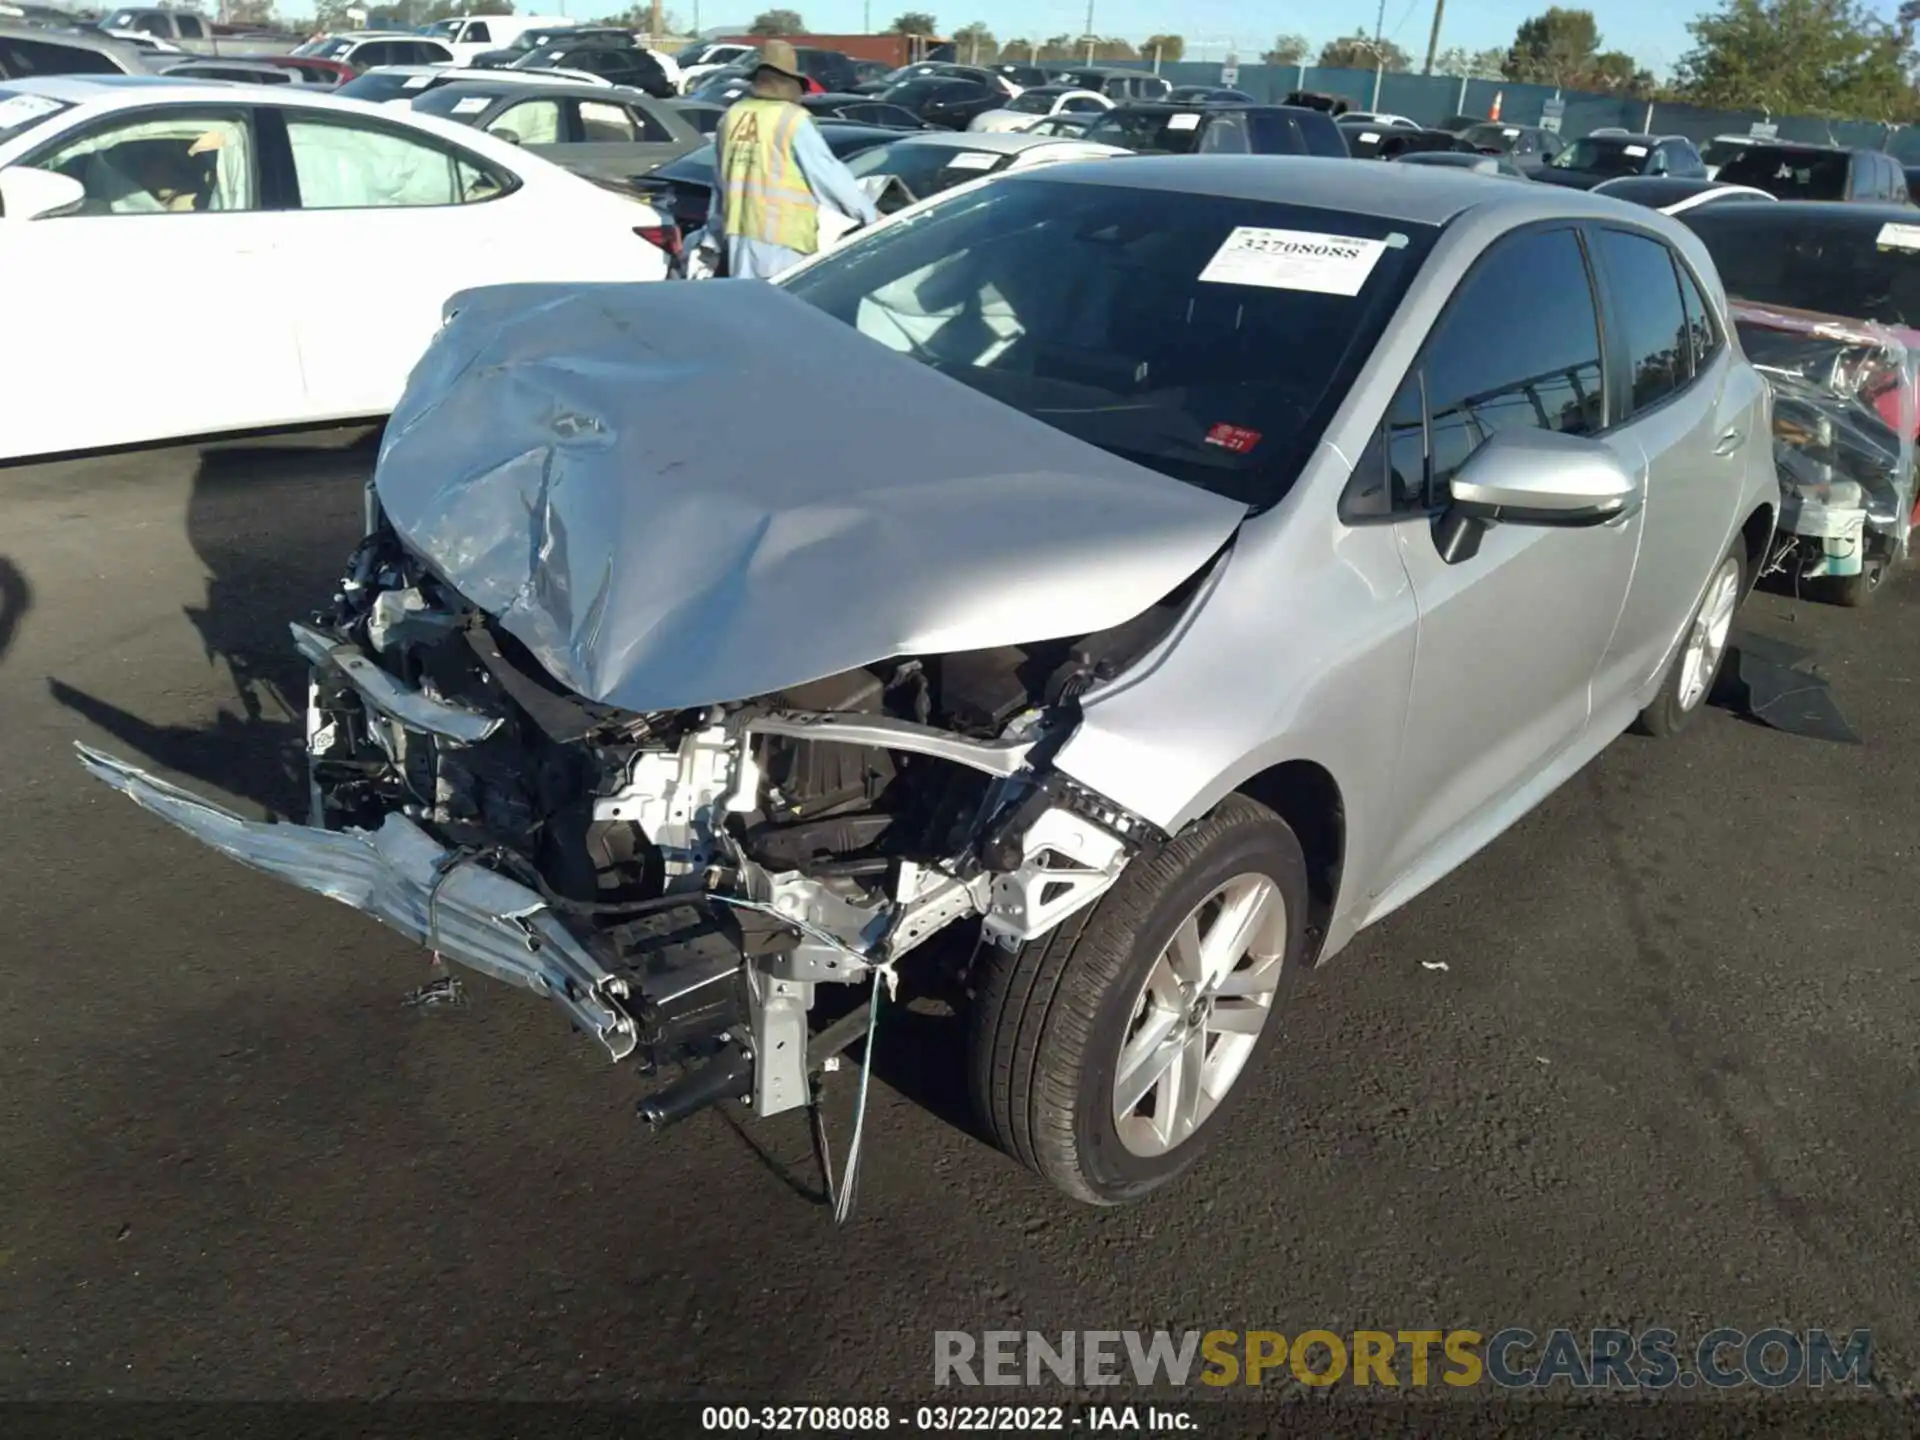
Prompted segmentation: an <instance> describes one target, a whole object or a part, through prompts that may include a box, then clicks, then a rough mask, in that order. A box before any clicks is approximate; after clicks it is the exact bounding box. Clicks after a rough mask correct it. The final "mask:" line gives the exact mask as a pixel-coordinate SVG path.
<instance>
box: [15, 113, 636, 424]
mask: <svg viewBox="0 0 1920 1440" xmlns="http://www.w3.org/2000/svg"><path fill="white" fill-rule="evenodd" d="M163 221H164V223H162V222H163ZM671 231H672V226H671V222H670V221H668V220H667V219H666V218H665V217H663V216H662V215H661V214H660V213H659V212H658V211H656V210H654V209H653V208H652V207H651V206H649V205H646V204H642V203H639V202H637V201H634V200H631V199H627V198H624V197H623V196H621V195H617V194H615V193H613V192H611V191H609V190H605V189H601V188H599V187H598V186H595V185H593V184H590V183H589V182H587V181H585V180H582V179H579V178H578V177H577V176H574V175H571V174H569V173H568V172H567V171H565V170H562V169H560V168H559V167H558V166H556V165H553V164H551V163H549V162H547V161H545V160H542V159H540V158H538V157H537V156H534V155H530V154H527V153H526V152H525V151H524V150H521V149H519V148H518V147H516V146H514V145H511V144H509V143H508V142H506V141H504V140H498V139H495V138H494V137H492V136H490V135H486V134H484V133H482V132H480V131H477V130H472V129H469V128H467V127H466V126H463V125H458V124H454V123H452V122H448V121H441V120H437V119H434V118H433V117H431V116H425V115H420V114H417V113H415V112H411V111H398V110H395V109H392V108H390V107H386V106H375V105H366V104H362V103H360V102H357V101H352V100H338V99H333V98H331V97H329V96H325V95H303V94H300V93H299V90H298V87H294V86H285V87H279V88H276V89H271V90H269V89H265V88H259V89H256V88H254V87H251V86H234V85H217V84H206V83H199V82H191V81H188V82H180V81H171V80H167V79H165V78H163V77H130V76H111V77H109V76H91V75H88V76H78V75H73V76H50V77H46V78H42V79H35V80H0V275H4V276H6V277H7V280H8V282H9V283H8V286H7V290H8V301H9V312H10V313H9V322H10V323H9V324H8V326H7V333H8V335H9V337H10V338H11V339H12V340H13V342H14V343H11V344H8V345H4V346H0V396H4V397H5V403H4V404H3V405H0V460H9V459H18V458H20V457H23V456H31V455H46V454H54V453H59V452H64V451H70V450H86V449H94V448H98V447H105V446H113V445H135V444H144V443H149V442H153V441H159V440H169V439H180V438H185V437H188V436H200V435H215V434H224V433H230V432H234V431H240V430H255V429H274V428H280V427H285V426H292V425H305V424H315V423H324V422H329V421H335V420H348V419H358V418H361V417H376V416H381V415H385V414H386V413H388V412H389V411H390V410H391V409H392V408H393V405H394V402H395V401H396V400H398V399H399V397H400V392H401V389H402V388H403V386H404V385H405V383H406V379H407V375H408V373H409V372H410V371H411V370H412V368H413V365H414V362H415V361H416V360H418V359H419V358H420V355H421V353H422V352H423V351H424V350H425V349H426V347H427V344H428V342H429V341H430V340H431V339H432V338H433V336H434V334H435V333H436V332H437V331H438V329H439V327H440V323H441V309H442V306H443V304H444V302H445V301H446V300H447V299H448V297H449V296H451V295H453V294H454V293H455V292H457V291H460V290H465V289H468V288H470V287H473V286H480V285H499V284H509V283H514V282H519V281H626V280H659V279H664V278H665V276H666V273H667V255H666V251H665V249H664V248H663V247H664V246H665V245H666V244H667V243H670V239H671V236H670V234H669V232H671ZM153 294H159V295H162V296H165V295H169V294H171V295H175V296H178V297H181V298H182V300H183V301H185V302H186V305H187V308H185V309H183V310H182V311H181V313H179V314H178V315H176V316H173V317H171V318H169V319H167V320H166V321H165V322H164V323H159V322H154V321H152V320H150V319H149V320H145V321H143V320H139V319H136V318H132V317H133V316H134V315H135V305H136V303H137V302H138V301H139V300H140V299H142V298H143V297H147V296H150V295H153Z"/></svg>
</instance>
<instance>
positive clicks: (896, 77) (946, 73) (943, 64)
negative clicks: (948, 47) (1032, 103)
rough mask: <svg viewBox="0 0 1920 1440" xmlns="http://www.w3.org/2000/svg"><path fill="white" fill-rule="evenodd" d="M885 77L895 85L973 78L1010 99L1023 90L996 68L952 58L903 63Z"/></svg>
mask: <svg viewBox="0 0 1920 1440" xmlns="http://www.w3.org/2000/svg"><path fill="white" fill-rule="evenodd" d="M885 78H886V79H887V80H888V81H889V82H890V83H891V84H894V85H904V84H906V83H907V82H908V81H909V80H972V81H975V82H976V83H978V84H981V85H985V86H986V87H987V88H988V89H989V90H992V91H993V92H994V93H995V94H997V95H999V96H1001V97H1002V98H1003V99H1009V100H1010V99H1012V98H1013V97H1014V96H1015V95H1018V94H1019V93H1020V90H1021V87H1020V86H1018V85H1016V84H1015V83H1014V82H1013V81H1012V80H1010V79H1008V78H1007V76H1005V75H1004V74H1002V73H1001V72H1000V71H998V70H996V69H992V68H990V67H988V66H985V65H959V64H955V63H954V62H953V61H951V60H922V61H918V62H916V63H915V64H912V65H902V66H900V67H899V68H898V69H897V70H893V71H891V72H889V73H888V74H887V76H886V77H885Z"/></svg>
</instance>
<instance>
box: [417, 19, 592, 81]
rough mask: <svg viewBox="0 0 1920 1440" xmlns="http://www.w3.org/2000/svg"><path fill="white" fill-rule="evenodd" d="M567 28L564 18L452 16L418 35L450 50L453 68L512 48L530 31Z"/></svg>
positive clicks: (566, 21) (436, 22)
mask: <svg viewBox="0 0 1920 1440" xmlns="http://www.w3.org/2000/svg"><path fill="white" fill-rule="evenodd" d="M568 24H569V22H568V20H567V19H566V17H565V16H563V15H453V16H449V17H448V18H446V19H444V20H436V21H434V22H433V23H432V24H431V25H429V26H427V27H426V28H425V29H424V30H422V31H421V32H420V33H421V34H423V35H426V36H429V37H431V38H432V39H435V40H438V41H440V42H441V43H442V44H443V45H445V46H446V47H447V48H448V49H449V50H451V51H452V52H453V63H454V64H456V65H471V64H473V62H474V61H475V60H476V59H478V58H479V57H480V56H481V55H484V54H487V53H488V52H490V51H495V50H500V49H503V48H506V47H509V46H511V45H512V43H513V42H514V41H515V40H517V39H519V38H520V36H522V35H524V34H526V33H527V32H528V31H529V30H552V29H555V28H560V29H565V28H567V26H568ZM482 68H485V67H482Z"/></svg>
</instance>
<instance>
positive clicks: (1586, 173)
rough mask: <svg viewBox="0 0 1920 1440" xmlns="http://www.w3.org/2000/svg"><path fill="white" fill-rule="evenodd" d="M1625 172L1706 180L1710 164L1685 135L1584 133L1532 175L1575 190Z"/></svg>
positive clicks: (1589, 188) (1594, 184) (1586, 187)
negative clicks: (1705, 161)
mask: <svg viewBox="0 0 1920 1440" xmlns="http://www.w3.org/2000/svg"><path fill="white" fill-rule="evenodd" d="M1623 175H1677V176H1680V177H1682V178H1694V179H1700V180H1704V179H1706V178H1707V167H1706V165H1705V164H1704V163H1703V162H1702V161H1701V159H1700V152H1699V151H1698V150H1695V149H1694V148H1693V142H1692V141H1691V140H1689V139H1687V138H1686V137H1685V136H1682V135H1601V134H1600V133H1599V132H1597V131H1596V132H1595V133H1594V134H1591V135H1584V136H1582V137H1581V138H1580V139H1578V140H1576V141H1574V142H1573V143H1572V144H1571V145H1569V146H1567V147H1566V149H1564V150H1562V151H1561V152H1560V153H1559V154H1558V155H1556V156H1555V157H1554V159H1553V163H1552V164H1550V165H1542V166H1541V167H1540V168H1539V169H1538V170H1536V171H1535V172H1534V176H1533V178H1534V179H1536V180H1544V181H1546V182H1547V183H1548V184H1550V185H1564V186H1566V187H1568V188H1569V189H1574V190H1591V189H1592V188H1593V187H1594V186H1596V185H1598V184H1599V183H1600V182H1601V181H1602V180H1615V179H1618V178H1619V177H1621V176H1623Z"/></svg>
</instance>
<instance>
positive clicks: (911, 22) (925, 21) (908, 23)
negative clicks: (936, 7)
mask: <svg viewBox="0 0 1920 1440" xmlns="http://www.w3.org/2000/svg"><path fill="white" fill-rule="evenodd" d="M887 29H888V30H890V31H891V32H892V33H893V34H895V35H937V34H938V33H939V27H938V25H937V23H936V22H935V20H934V18H933V16H931V15H929V14H927V12H926V11H924V10H909V11H907V13H906V14H904V15H898V16H895V17H894V21H893V24H891V25H889V26H888V27H887Z"/></svg>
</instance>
